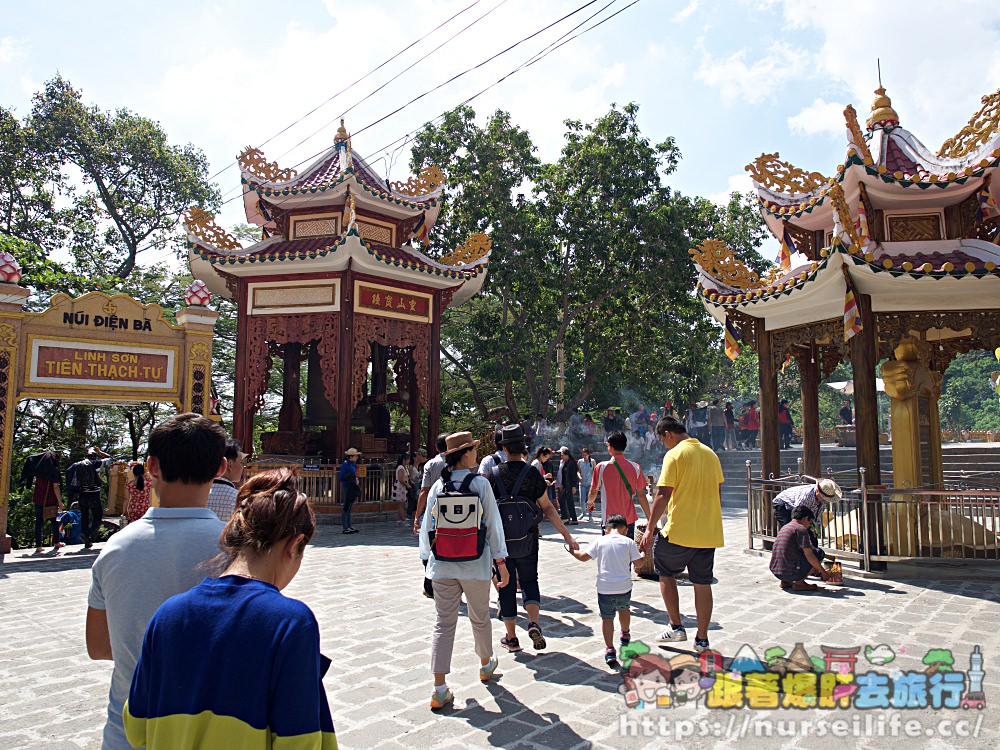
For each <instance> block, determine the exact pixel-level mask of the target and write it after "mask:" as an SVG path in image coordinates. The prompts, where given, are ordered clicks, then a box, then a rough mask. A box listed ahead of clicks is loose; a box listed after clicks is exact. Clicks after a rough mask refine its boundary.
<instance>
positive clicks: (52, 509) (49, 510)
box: [42, 505, 59, 521]
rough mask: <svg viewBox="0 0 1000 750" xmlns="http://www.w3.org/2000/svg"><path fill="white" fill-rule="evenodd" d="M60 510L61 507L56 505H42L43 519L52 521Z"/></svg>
mask: <svg viewBox="0 0 1000 750" xmlns="http://www.w3.org/2000/svg"><path fill="white" fill-rule="evenodd" d="M58 512H59V509H58V508H57V507H56V506H54V505H44V506H42V520H43V521H51V520H52V519H53V518H55V517H56V514H57V513H58Z"/></svg>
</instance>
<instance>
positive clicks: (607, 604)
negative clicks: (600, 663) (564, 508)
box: [567, 513, 642, 667]
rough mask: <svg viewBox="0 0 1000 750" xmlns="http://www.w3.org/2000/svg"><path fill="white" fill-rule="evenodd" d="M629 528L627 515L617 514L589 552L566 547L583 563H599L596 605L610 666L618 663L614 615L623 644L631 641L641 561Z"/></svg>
mask: <svg viewBox="0 0 1000 750" xmlns="http://www.w3.org/2000/svg"><path fill="white" fill-rule="evenodd" d="M627 529H628V522H627V521H626V520H625V516H623V515H621V514H619V513H615V514H613V515H610V516H608V518H607V521H606V531H607V533H606V534H605V535H604V536H601V537H598V538H597V539H596V540H595V541H594V542H592V543H591V545H590V547H588V548H587V551H586V552H583V551H582V550H577V551H574V550H571V549H569V547H567V550H569V553H570V554H571V555H573V557H575V558H576V559H577V560H580V561H581V562H587V561H588V560H597V606H598V608H599V609H600V611H601V631H602V632H603V633H604V646H605V649H604V661H605V662H606V663H607V665H608V666H609V667H614V666H616V664H617V659H616V658H615V653H616V651H615V647H614V646H613V645H612V640H613V637H614V630H615V612H617V613H618V622H619V623H620V625H621V638H620V641H621V645H622V646H627V645H628V644H629V641H630V640H631V634H630V633H629V625H630V624H631V620H632V614H631V611H630V609H629V608H630V607H631V605H632V563H634V562H636V561H637V560H641V559H642V553H641V552H640V551H639V548H638V547H637V546H636V544H635V542H634V541H632V540H631V539H629V538H628V537H627V536H625V534H624V532H625V531H626V530H627Z"/></svg>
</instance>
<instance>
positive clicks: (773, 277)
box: [760, 266, 784, 286]
mask: <svg viewBox="0 0 1000 750" xmlns="http://www.w3.org/2000/svg"><path fill="white" fill-rule="evenodd" d="M783 274H784V270H782V268H781V266H771V267H770V268H768V269H767V272H766V273H765V274H764V275H763V276H761V277H760V285H761V286H770V285H771V284H774V283H775V282H777V280H778V279H780V278H781V277H782V275H783Z"/></svg>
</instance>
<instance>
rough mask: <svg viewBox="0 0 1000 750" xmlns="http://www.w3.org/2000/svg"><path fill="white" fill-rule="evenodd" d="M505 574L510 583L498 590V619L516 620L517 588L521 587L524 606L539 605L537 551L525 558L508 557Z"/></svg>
mask: <svg viewBox="0 0 1000 750" xmlns="http://www.w3.org/2000/svg"><path fill="white" fill-rule="evenodd" d="M507 572H508V573H509V574H510V583H508V584H507V585H506V586H504V587H503V588H502V589H500V617H502V618H503V619H504V620H516V619H517V587H518V584H520V586H521V595H522V598H523V600H524V604H525V605H527V604H541V599H542V596H541V593H540V592H539V590H538V550H535V551H534V552H532V553H531V554H530V555H526V556H525V557H508V558H507Z"/></svg>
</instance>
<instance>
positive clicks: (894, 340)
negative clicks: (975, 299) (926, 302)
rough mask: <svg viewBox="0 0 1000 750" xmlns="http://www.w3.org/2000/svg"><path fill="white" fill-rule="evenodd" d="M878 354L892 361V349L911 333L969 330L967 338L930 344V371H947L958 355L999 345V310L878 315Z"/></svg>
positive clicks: (876, 317) (876, 319)
mask: <svg viewBox="0 0 1000 750" xmlns="http://www.w3.org/2000/svg"><path fill="white" fill-rule="evenodd" d="M875 321H876V327H877V328H878V339H877V347H878V355H879V357H882V358H888V359H892V358H893V356H894V355H893V349H895V347H896V345H897V344H898V343H899V340H900V339H901V338H903V337H904V336H908V335H910V332H911V331H914V332H916V333H917V334H922V333H925V332H926V331H929V330H932V329H939V330H943V329H950V330H952V331H965V330H968V332H969V333H968V335H967V336H962V337H956V338H951V339H945V340H942V341H940V342H938V341H932V342H931V345H932V347H931V369H933V370H936V371H937V372H944V371H945V370H946V369H947V367H948V364H949V363H950V362H951V360H952V359H954V358H955V356H956V355H958V354H964V353H965V352H971V351H973V350H976V349H995V348H997V347H998V346H1000V315H998V314H997V311H996V310H963V311H956V312H900V313H878V314H876V316H875Z"/></svg>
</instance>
